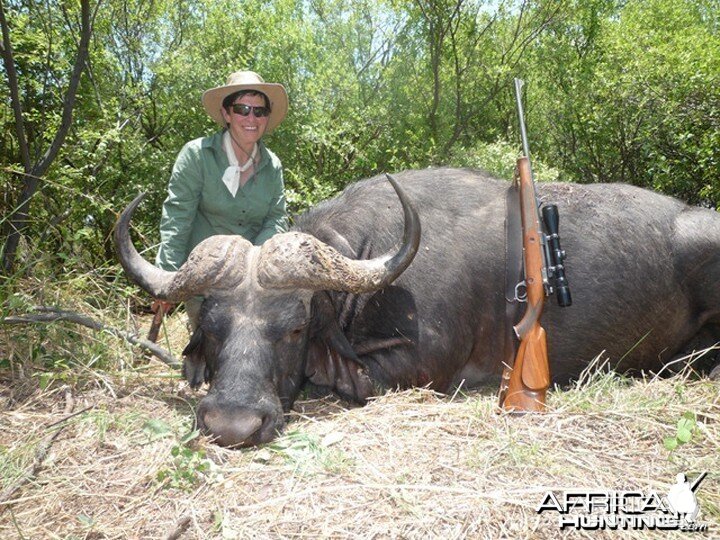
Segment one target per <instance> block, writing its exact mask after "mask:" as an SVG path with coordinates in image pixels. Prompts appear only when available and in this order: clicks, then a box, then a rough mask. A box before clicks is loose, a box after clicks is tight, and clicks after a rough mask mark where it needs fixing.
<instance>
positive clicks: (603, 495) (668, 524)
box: [537, 472, 708, 532]
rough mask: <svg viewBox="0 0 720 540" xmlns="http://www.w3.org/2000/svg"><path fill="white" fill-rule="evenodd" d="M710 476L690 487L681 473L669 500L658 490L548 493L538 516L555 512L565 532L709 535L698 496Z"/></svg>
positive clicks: (541, 504) (703, 477)
mask: <svg viewBox="0 0 720 540" xmlns="http://www.w3.org/2000/svg"><path fill="white" fill-rule="evenodd" d="M706 476H707V473H706V472H704V473H702V474H700V475H698V477H697V478H695V480H694V481H693V483H692V484H690V483H689V482H688V481H687V477H686V476H685V475H684V474H682V473H680V474H678V475H677V478H676V483H675V484H674V485H673V486H672V487H671V488H670V491H669V492H668V494H667V496H666V497H661V496H659V495H658V493H657V492H656V491H647V492H642V491H608V490H567V491H564V492H561V493H560V494H559V495H556V494H555V493H554V492H552V491H548V492H547V493H546V494H545V496H544V497H543V500H542V502H541V503H540V506H539V507H538V509H537V513H538V514H542V513H543V512H552V511H555V512H557V513H558V514H559V516H558V518H559V525H560V528H561V529H575V530H586V531H597V530H665V531H669V530H675V531H685V532H705V531H707V528H708V526H707V523H699V522H698V521H697V518H698V516H699V514H700V507H699V505H698V502H697V497H696V496H695V493H696V492H697V490H698V488H699V487H700V483H701V482H702V481H703V480H704V479H705V477H706Z"/></svg>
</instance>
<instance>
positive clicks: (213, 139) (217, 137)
mask: <svg viewBox="0 0 720 540" xmlns="http://www.w3.org/2000/svg"><path fill="white" fill-rule="evenodd" d="M226 131H227V130H226V129H223V130H222V131H217V132H215V133H213V134H212V135H210V136H209V137H205V138H203V140H202V143H201V146H202V147H203V148H210V149H211V150H212V151H213V152H215V156H216V157H218V156H219V157H220V158H221V159H223V158H224V159H225V161H227V155H226V154H225V150H223V134H224V133H225V132H226ZM258 151H259V152H260V164H259V165H258V168H257V170H258V171H260V170H261V169H262V168H263V167H265V165H267V164H268V163H269V162H270V154H268V151H267V148H265V143H263V142H262V139H261V140H259V141H258ZM226 167H227V165H226Z"/></svg>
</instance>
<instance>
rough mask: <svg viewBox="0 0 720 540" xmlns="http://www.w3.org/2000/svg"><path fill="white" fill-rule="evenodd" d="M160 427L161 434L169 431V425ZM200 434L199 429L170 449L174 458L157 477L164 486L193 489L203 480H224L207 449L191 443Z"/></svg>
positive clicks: (154, 429)
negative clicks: (195, 446)
mask: <svg viewBox="0 0 720 540" xmlns="http://www.w3.org/2000/svg"><path fill="white" fill-rule="evenodd" d="M157 429H158V426H155V427H153V428H151V429H150V431H151V432H154V431H156V430H157ZM159 429H161V431H162V433H161V436H165V435H166V434H167V433H169V426H168V429H167V431H165V430H164V429H163V426H162V425H160V426H159ZM199 434H200V432H199V431H193V432H192V433H189V434H188V435H186V436H185V437H183V438H182V439H180V441H178V444H176V445H175V446H173V447H172V448H171V449H170V456H171V458H172V459H171V462H170V464H169V465H168V466H167V467H165V468H162V469H160V470H159V471H158V472H157V475H156V477H155V478H156V480H157V481H158V483H159V484H160V485H161V486H162V487H163V488H172V489H177V490H180V491H192V490H193V489H194V488H195V487H196V486H197V484H198V483H199V482H201V481H209V482H215V481H220V480H222V477H221V475H219V473H217V467H216V465H215V463H213V462H212V461H211V460H210V459H208V458H207V456H206V454H205V451H204V450H203V449H202V448H193V447H192V446H191V445H190V443H191V442H192V441H193V440H194V439H196V438H197V437H198V435H199ZM155 436H157V435H155Z"/></svg>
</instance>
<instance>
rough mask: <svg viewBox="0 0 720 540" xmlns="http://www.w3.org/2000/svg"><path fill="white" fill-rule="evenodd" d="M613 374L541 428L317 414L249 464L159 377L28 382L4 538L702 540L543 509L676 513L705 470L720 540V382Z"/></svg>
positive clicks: (14, 399) (323, 405)
mask: <svg viewBox="0 0 720 540" xmlns="http://www.w3.org/2000/svg"><path fill="white" fill-rule="evenodd" d="M596 367H597V370H596V371H595V372H594V373H590V372H589V373H588V374H587V376H586V377H584V378H583V380H582V381H580V382H578V383H577V384H576V385H575V386H574V387H572V388H568V389H563V390H556V391H552V392H551V393H550V394H549V398H548V403H549V408H550V411H549V412H548V413H547V414H542V415H524V416H512V415H508V414H499V413H498V412H497V410H496V399H495V397H494V396H493V395H492V393H491V392H490V393H488V392H485V393H476V392H469V393H465V392H463V391H462V389H461V390H460V391H459V392H457V393H456V394H455V395H451V396H444V395H438V394H435V393H433V392H432V391H430V390H426V389H417V390H409V391H404V392H394V393H389V394H388V395H385V396H382V397H379V398H377V399H374V400H372V401H371V402H370V403H369V404H368V405H367V406H365V407H362V408H353V407H350V406H349V405H348V404H346V403H343V402H341V401H339V400H337V399H336V398H334V397H332V396H328V397H325V398H322V399H305V400H301V401H299V402H298V403H297V404H296V407H295V410H294V411H293V412H292V413H291V414H290V416H289V418H288V425H287V428H286V430H285V432H284V434H283V435H282V436H281V437H280V438H278V439H277V440H276V441H275V442H274V443H272V444H269V445H266V446H264V447H261V448H256V449H247V450H227V449H222V448H219V447H217V446H215V445H213V444H212V443H210V442H209V441H207V440H205V439H203V438H202V437H199V436H197V434H193V433H192V414H193V408H194V406H195V404H196V403H197V401H198V399H199V396H200V395H201V393H200V394H198V393H194V392H192V391H190V390H189V388H188V387H187V385H186V384H185V383H184V382H183V381H182V380H181V379H180V378H179V376H178V374H177V373H175V372H173V371H172V370H171V369H170V368H168V367H166V366H164V365H163V364H160V363H159V362H156V361H154V360H150V361H146V363H145V365H144V367H143V369H135V370H132V371H120V372H116V373H105V374H104V375H103V376H99V375H97V374H96V375H94V378H93V381H94V382H93V383H92V384H88V383H87V381H86V382H85V384H83V385H82V386H79V385H73V384H67V383H66V382H63V381H61V380H55V381H51V382H50V384H49V385H47V386H46V387H45V388H44V389H41V388H40V386H38V384H37V379H36V378H33V379H30V378H28V379H26V380H23V379H22V375H18V374H17V372H15V373H14V375H13V379H12V380H9V379H7V378H6V380H4V381H3V384H2V390H1V391H0V402H1V403H2V408H1V410H2V413H0V473H1V477H2V485H1V486H0V490H2V493H0V512H1V513H0V537H1V538H112V539H116V538H117V539H124V538H142V539H148V538H184V539H209V538H213V539H215V538H250V537H252V538H378V539H379V538H383V539H385V538H418V539H420V538H443V539H446V538H540V539H543V538H548V539H550V538H552V539H555V538H558V537H566V536H567V537H589V536H592V537H593V538H619V537H623V538H647V537H654V536H657V537H659V536H660V535H661V534H662V537H663V538H665V537H668V536H670V537H671V538H672V537H674V538H686V537H687V533H683V532H670V533H668V532H663V533H650V532H647V531H622V532H617V531H615V532H613V531H596V532H593V533H587V532H582V531H581V532H577V531H567V530H565V531H562V530H561V529H560V528H559V524H558V519H559V518H558V514H557V513H555V512H544V513H542V514H541V515H538V513H537V509H538V507H539V505H540V504H541V502H542V500H543V497H544V496H545V495H546V494H547V492H548V491H553V492H555V493H561V492H563V491H564V490H570V489H582V488H587V489H592V490H633V491H643V492H647V491H650V490H655V491H657V492H658V493H659V494H660V495H662V496H664V495H666V494H667V492H668V491H669V489H670V487H671V486H672V484H673V483H674V482H675V478H676V475H677V473H679V472H684V473H686V474H687V475H688V476H689V477H690V478H695V477H696V476H697V475H698V474H699V473H701V472H703V471H707V472H708V473H709V475H708V477H707V478H706V479H705V481H704V482H703V484H702V486H701V487H700V489H699V490H698V493H697V498H698V501H699V504H700V508H701V513H700V517H699V520H700V521H701V522H703V523H705V524H707V526H708V531H709V532H708V533H706V536H704V537H707V538H712V537H719V536H720V489H719V487H720V476H719V475H718V471H720V466H719V465H720V427H719V426H720V396H719V393H718V390H717V382H713V381H710V380H708V379H704V378H701V377H697V376H696V375H695V374H694V373H693V372H692V370H691V369H690V370H686V371H685V372H684V373H683V374H681V375H678V376H675V377H673V378H670V379H654V378H651V377H648V378H646V379H632V380H631V379H625V378H622V377H619V376H617V375H615V374H608V373H606V372H605V371H604V370H603V369H602V368H601V366H596ZM683 415H685V416H683ZM682 429H685V430H686V431H687V434H689V438H688V437H687V434H686V433H684V432H683V433H681V430H682ZM665 439H669V441H665ZM685 439H687V442H684V441H685ZM673 440H674V441H675V443H679V444H678V446H677V447H676V448H675V449H674V450H672V451H671V450H669V449H668V447H667V446H666V445H672V441H673ZM23 478H25V480H23Z"/></svg>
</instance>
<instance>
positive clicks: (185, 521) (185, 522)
mask: <svg viewBox="0 0 720 540" xmlns="http://www.w3.org/2000/svg"><path fill="white" fill-rule="evenodd" d="M190 521H191V518H190V516H184V517H182V518H180V520H179V521H178V522H177V524H176V525H175V529H174V530H173V532H171V533H170V534H168V535H167V536H166V537H165V540H177V539H178V538H180V537H181V536H182V534H183V533H184V532H185V531H186V530H187V528H188V527H189V526H190Z"/></svg>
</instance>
